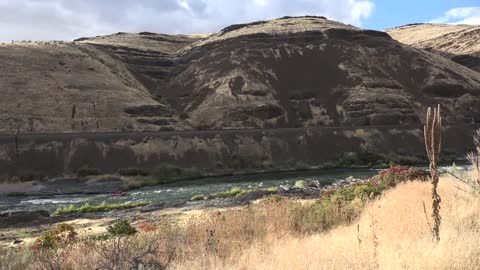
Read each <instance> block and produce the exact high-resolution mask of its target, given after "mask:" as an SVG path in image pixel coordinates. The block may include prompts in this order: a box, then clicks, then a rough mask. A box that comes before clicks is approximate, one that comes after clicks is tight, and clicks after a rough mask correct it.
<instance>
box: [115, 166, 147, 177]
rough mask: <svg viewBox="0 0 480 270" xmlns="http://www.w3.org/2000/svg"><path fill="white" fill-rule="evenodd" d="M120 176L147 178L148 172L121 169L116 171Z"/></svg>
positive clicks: (137, 169) (136, 169)
mask: <svg viewBox="0 0 480 270" xmlns="http://www.w3.org/2000/svg"><path fill="white" fill-rule="evenodd" d="M118 174H120V175H121V176H147V175H148V172H147V171H145V170H143V169H140V168H123V169H120V170H118Z"/></svg>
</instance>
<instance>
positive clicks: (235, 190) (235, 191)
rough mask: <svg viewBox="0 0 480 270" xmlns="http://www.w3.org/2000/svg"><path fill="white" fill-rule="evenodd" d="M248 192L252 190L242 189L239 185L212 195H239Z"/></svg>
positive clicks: (224, 196)
mask: <svg viewBox="0 0 480 270" xmlns="http://www.w3.org/2000/svg"><path fill="white" fill-rule="evenodd" d="M248 192H251V191H249V190H246V189H241V188H238V187H233V188H232V189H230V190H229V191H223V192H217V193H213V194H212V196H213V197H217V198H226V197H237V196H241V195H244V194H247V193H248Z"/></svg>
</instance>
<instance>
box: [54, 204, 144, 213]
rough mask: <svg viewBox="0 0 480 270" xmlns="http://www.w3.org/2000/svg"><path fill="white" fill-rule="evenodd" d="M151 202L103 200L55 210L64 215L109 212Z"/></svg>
mask: <svg viewBox="0 0 480 270" xmlns="http://www.w3.org/2000/svg"><path fill="white" fill-rule="evenodd" d="M148 204H149V203H147V202H137V203H120V204H119V203H113V204H107V203H106V202H103V203H101V204H99V205H90V204H88V203H86V204H84V205H82V206H74V205H70V206H68V207H59V208H57V210H56V211H55V214H57V215H62V214H73V213H92V212H107V211H112V210H117V209H131V208H136V207H141V206H146V205H148Z"/></svg>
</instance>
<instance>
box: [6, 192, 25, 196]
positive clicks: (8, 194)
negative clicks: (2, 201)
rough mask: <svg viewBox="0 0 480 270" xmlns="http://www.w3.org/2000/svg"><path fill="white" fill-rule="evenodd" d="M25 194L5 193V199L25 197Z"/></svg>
mask: <svg viewBox="0 0 480 270" xmlns="http://www.w3.org/2000/svg"><path fill="white" fill-rule="evenodd" d="M25 196H27V194H26V193H25V192H10V193H7V197H25Z"/></svg>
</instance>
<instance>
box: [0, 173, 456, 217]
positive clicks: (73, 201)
mask: <svg viewBox="0 0 480 270" xmlns="http://www.w3.org/2000/svg"><path fill="white" fill-rule="evenodd" d="M444 168H445V167H444ZM460 168H462V169H464V168H465V166H461V167H460ZM376 173H377V170H373V169H333V170H317V171H297V172H283V173H269V174H255V175H245V176H228V177H216V178H202V179H195V180H188V181H178V182H175V183H171V184H163V185H159V186H153V187H144V188H141V189H138V190H133V191H130V192H128V193H127V195H126V196H122V197H111V196H110V195H109V194H72V195H56V196H48V197H41V196H30V197H0V213H1V212H5V211H22V210H29V211H31V210H47V211H49V212H54V211H55V210H56V209H57V208H58V207H65V206H69V205H83V204H86V203H89V204H99V203H102V202H107V203H133V202H149V203H151V204H154V205H163V206H165V207H168V206H182V207H185V206H192V205H198V204H202V202H192V201H190V198H192V197H193V196H194V195H198V194H203V195H208V194H211V193H215V192H221V191H228V190H230V189H232V188H233V187H240V188H250V189H252V188H269V187H278V186H280V185H294V184H295V182H296V181H299V180H306V181H310V180H316V181H319V182H320V183H323V184H329V183H332V182H334V181H337V180H342V179H346V178H348V177H354V178H368V177H371V176H373V175H375V174H376Z"/></svg>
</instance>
